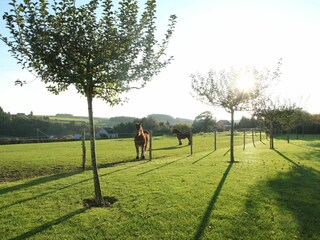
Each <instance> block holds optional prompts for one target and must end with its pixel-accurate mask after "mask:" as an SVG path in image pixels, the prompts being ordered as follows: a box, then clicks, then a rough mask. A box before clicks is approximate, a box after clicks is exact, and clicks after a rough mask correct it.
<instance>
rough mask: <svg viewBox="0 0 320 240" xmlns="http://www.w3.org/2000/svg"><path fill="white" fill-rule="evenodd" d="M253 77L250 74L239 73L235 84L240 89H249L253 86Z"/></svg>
mask: <svg viewBox="0 0 320 240" xmlns="http://www.w3.org/2000/svg"><path fill="white" fill-rule="evenodd" d="M254 82H255V81H254V78H253V76H251V74H248V73H245V74H241V75H240V76H239V78H238V79H237V83H236V86H237V88H238V89H240V90H242V91H249V90H250V89H252V88H253V86H254Z"/></svg>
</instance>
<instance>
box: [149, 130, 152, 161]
mask: <svg viewBox="0 0 320 240" xmlns="http://www.w3.org/2000/svg"><path fill="white" fill-rule="evenodd" d="M149 160H150V161H151V160H152V130H150V134H149Z"/></svg>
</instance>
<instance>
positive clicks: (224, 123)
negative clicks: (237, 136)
mask: <svg viewBox="0 0 320 240" xmlns="http://www.w3.org/2000/svg"><path fill="white" fill-rule="evenodd" d="M217 128H218V129H219V130H221V131H225V130H227V131H228V130H230V128H231V123H230V122H229V121H228V120H219V121H218V122H217Z"/></svg>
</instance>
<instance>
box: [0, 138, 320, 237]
mask: <svg viewBox="0 0 320 240" xmlns="http://www.w3.org/2000/svg"><path fill="white" fill-rule="evenodd" d="M228 141H229V137H228V136H226V135H224V134H219V135H218V143H217V150H216V151H213V135H211V134H204V135H195V136H194V146H193V155H190V148H189V147H188V146H186V145H183V146H178V145H177V143H178V142H177V140H176V139H175V138H174V137H171V136H167V137H154V138H153V159H152V161H148V160H144V161H141V160H140V161H133V160H134V158H135V149H134V144H133V140H132V139H115V140H101V141H97V142H96V145H97V155H98V156H97V157H98V163H99V166H100V168H99V173H100V180H101V185H102V191H103V195H104V196H105V197H107V198H108V199H109V201H111V202H112V203H113V204H112V205H111V207H108V208H90V207H87V206H86V205H85V204H84V202H85V200H86V199H92V198H93V180H92V171H90V170H87V171H85V172H81V171H80V166H81V143H80V142H68V143H43V144H24V145H1V146H0V166H1V168H0V177H1V179H0V181H1V182H0V193H1V195H0V236H1V239H257V240H258V239H259V240H260V239H320V227H319V226H320V217H319V216H320V204H319V199H320V160H319V159H320V136H318V135H317V136H305V137H304V138H301V139H298V140H296V139H294V140H291V142H290V143H289V144H288V143H287V142H286V141H285V140H284V139H278V140H275V148H276V149H275V150H270V149H269V148H268V143H269V142H268V141H267V140H266V139H263V141H262V142H260V141H259V140H258V137H257V138H256V142H255V147H254V146H253V144H252V142H251V136H250V135H247V140H246V147H245V149H243V145H242V143H243V138H242V134H241V133H239V134H238V135H237V137H236V147H235V158H236V160H237V162H236V163H235V164H232V165H231V164H229V163H228V161H229V152H228V150H229V147H228V146H229V142H228ZM185 143H186V142H184V144H185ZM87 145H89V143H87ZM87 152H88V155H89V149H87ZM87 166H88V168H89V166H90V159H89V158H88V162H87Z"/></svg>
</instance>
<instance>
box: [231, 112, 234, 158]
mask: <svg viewBox="0 0 320 240" xmlns="http://www.w3.org/2000/svg"><path fill="white" fill-rule="evenodd" d="M233 123H234V110H231V135H230V163H234V152H233V150H234V149H233V148H234V147H233V145H234V144H233V130H234V129H233V125H234V124H233Z"/></svg>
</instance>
